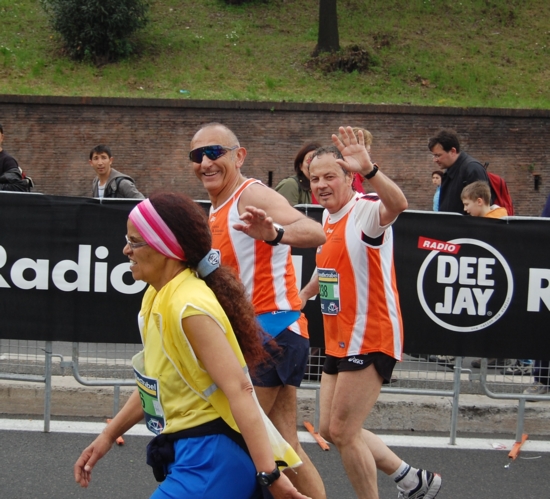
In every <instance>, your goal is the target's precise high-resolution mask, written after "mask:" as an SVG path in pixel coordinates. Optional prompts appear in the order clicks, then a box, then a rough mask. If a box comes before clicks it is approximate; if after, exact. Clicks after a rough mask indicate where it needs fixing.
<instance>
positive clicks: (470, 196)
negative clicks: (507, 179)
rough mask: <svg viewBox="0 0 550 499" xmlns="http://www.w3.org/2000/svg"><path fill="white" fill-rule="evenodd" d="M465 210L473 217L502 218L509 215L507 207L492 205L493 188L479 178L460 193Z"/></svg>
mask: <svg viewBox="0 0 550 499" xmlns="http://www.w3.org/2000/svg"><path fill="white" fill-rule="evenodd" d="M460 197H461V199H462V202H463V203H464V211H465V212H466V213H468V214H469V215H471V216H472V217H485V218H502V217H506V216H508V212H507V211H506V208H503V207H501V206H499V205H498V204H493V205H491V189H490V187H489V184H488V183H487V182H483V181H482V180H478V181H476V182H472V183H471V184H468V185H467V186H466V187H464V189H462V194H461V195H460Z"/></svg>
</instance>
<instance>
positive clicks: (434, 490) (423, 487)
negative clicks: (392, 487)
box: [397, 470, 441, 499]
mask: <svg viewBox="0 0 550 499" xmlns="http://www.w3.org/2000/svg"><path fill="white" fill-rule="evenodd" d="M416 474H417V476H418V485H417V486H416V487H415V488H414V489H411V490H403V489H402V488H401V487H400V486H399V485H398V486H397V490H398V491H399V494H398V496H397V499H433V498H434V497H435V496H436V495H437V494H438V492H439V489H441V475H438V474H437V473H432V472H431V471H427V470H418V472H417V473H416Z"/></svg>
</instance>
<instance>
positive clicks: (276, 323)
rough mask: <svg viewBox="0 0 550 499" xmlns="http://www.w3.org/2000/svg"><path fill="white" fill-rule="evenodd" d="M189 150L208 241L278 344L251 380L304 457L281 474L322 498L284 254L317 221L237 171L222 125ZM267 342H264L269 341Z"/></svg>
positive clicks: (300, 325)
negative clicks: (205, 207) (301, 436)
mask: <svg viewBox="0 0 550 499" xmlns="http://www.w3.org/2000/svg"><path fill="white" fill-rule="evenodd" d="M189 158H190V160H191V162H192V166H193V170H194V172H195V175H196V176H197V178H198V179H199V180H200V181H201V182H202V184H203V185H204V187H205V189H206V190H207V192H208V196H209V198H210V201H211V203H212V206H211V209H210V216H209V224H210V228H211V230H212V247H213V248H214V249H217V250H218V251H220V253H221V260H222V263H223V264H224V265H229V266H230V267H232V268H234V269H235V271H236V272H237V273H238V275H239V277H240V279H241V281H242V283H243V284H244V286H245V288H246V290H247V292H248V294H249V296H250V298H251V300H252V303H253V305H254V308H255V311H256V315H257V317H258V321H259V322H260V324H261V325H262V327H263V329H264V330H265V331H266V332H267V333H268V334H269V335H270V336H272V337H273V338H274V340H275V342H276V343H277V345H278V346H279V349H278V350H277V351H270V353H271V354H272V355H273V358H274V362H272V363H269V365H265V366H260V367H259V368H258V369H257V371H256V372H255V373H254V374H253V382H254V386H255V391H256V394H257V396H258V399H259V401H260V404H261V405H262V408H263V409H264V411H265V413H266V414H267V415H268V416H269V418H270V419H271V420H272V422H273V424H274V425H275V427H276V428H277V429H278V430H279V432H280V433H281V435H282V436H283V437H284V438H285V440H286V441H287V442H288V443H289V444H290V445H292V447H293V448H294V449H295V450H296V452H297V453H298V454H299V456H300V458H301V460H302V462H303V463H304V464H303V465H302V466H300V468H299V469H298V472H297V473H294V472H293V471H290V472H289V474H288V477H289V478H290V480H291V481H292V483H293V484H294V485H295V487H296V488H297V489H298V490H299V491H300V492H301V493H302V494H304V495H307V496H309V497H312V498H315V499H319V498H320V499H323V498H325V497H326V493H325V488H324V486H323V482H322V480H321V477H320V475H319V473H318V472H317V470H316V469H315V467H314V466H313V464H312V463H311V461H310V459H309V458H308V456H307V454H306V453H305V452H304V451H303V449H302V448H301V446H300V443H299V441H298V435H297V422H296V410H297V403H296V389H297V387H299V386H300V383H301V381H302V378H303V376H304V372H305V368H306V364H307V358H308V352H309V340H308V333H307V321H306V318H305V316H304V315H303V314H302V313H301V312H300V308H301V300H300V298H299V296H298V288H297V285H296V276H295V272H294V266H293V264H292V257H291V254H290V246H296V247H301V248H309V247H316V246H319V245H321V244H323V243H324V242H325V235H324V233H323V229H322V227H321V225H320V224H319V223H317V222H316V221H314V220H312V219H309V218H307V217H306V216H304V215H303V214H302V213H301V212H299V211H298V210H295V209H294V208H293V207H291V206H290V204H289V203H288V201H287V200H286V199H285V198H284V197H283V196H281V195H280V194H278V193H277V192H275V191H274V190H272V189H270V188H268V187H267V186H265V185H264V184H262V183H261V182H260V181H258V180H256V179H247V178H246V177H244V176H243V175H242V174H241V167H242V166H243V163H244V160H245V158H246V149H245V148H244V147H241V146H240V144H239V141H238V139H237V137H236V136H235V134H234V133H233V132H232V131H231V130H230V129H229V128H227V127H226V126H225V125H222V124H220V123H209V124H206V125H203V126H202V127H201V128H200V129H199V130H198V132H197V133H196V134H195V136H194V137H193V139H192V140H191V152H190V153H189ZM266 349H267V350H268V351H269V350H271V349H270V348H269V345H266Z"/></svg>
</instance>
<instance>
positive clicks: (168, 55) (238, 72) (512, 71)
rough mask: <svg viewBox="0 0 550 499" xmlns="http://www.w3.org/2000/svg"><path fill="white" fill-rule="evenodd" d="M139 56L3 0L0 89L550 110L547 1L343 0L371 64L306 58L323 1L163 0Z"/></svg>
mask: <svg viewBox="0 0 550 499" xmlns="http://www.w3.org/2000/svg"><path fill="white" fill-rule="evenodd" d="M150 17H151V23H150V25H149V27H148V28H146V30H144V31H142V32H141V33H139V35H138V36H137V38H136V39H137V42H138V43H139V46H140V47H141V50H140V53H139V55H135V56H133V57H132V58H130V59H128V60H126V61H122V62H119V63H117V64H110V65H106V66H103V67H99V68H98V67H94V66H93V65H91V64H87V63H76V62H72V61H69V60H67V59H66V58H64V57H63V55H62V50H61V45H60V42H59V40H58V38H57V37H56V36H55V33H54V32H52V30H51V29H50V28H49V26H48V21H47V18H46V16H45V14H44V12H43V11H42V8H41V7H40V4H39V2H38V0H0V19H1V20H2V30H1V32H0V93H4V94H30V95H69V96H71V95H73V96H74V95H86V96H117V97H120V96H123V97H155V98H157V97H158V98H192V99H222V100H269V101H281V100H286V101H297V102H338V103H391V104H420V105H442V106H467V107H470V106H484V107H485V106H486V107H511V108H542V109H544V108H549V107H550V90H549V88H548V82H549V81H550V57H549V54H550V52H549V46H550V2H548V0H529V1H524V0H469V1H468V0H463V1H462V2H460V1H456V0H368V1H367V0H339V1H338V17H339V32H340V43H341V46H342V47H346V46H349V45H351V44H359V45H361V46H364V47H367V48H368V49H369V50H370V51H371V53H372V55H373V56H374V58H375V60H376V61H377V65H376V66H374V67H372V68H371V69H370V70H369V71H368V72H367V73H364V74H359V73H357V72H355V73H351V74H346V73H332V74H328V75H325V74H323V73H322V72H320V71H312V70H308V69H306V67H305V64H306V62H307V61H308V59H309V57H310V54H311V52H312V51H313V49H314V47H315V44H316V41H317V23H318V0H270V1H269V2H261V1H258V2H255V3H252V4H249V5H245V6H241V7H230V6H227V5H225V3H224V2H222V1H221V0H193V1H191V0H152V7H151V16H150Z"/></svg>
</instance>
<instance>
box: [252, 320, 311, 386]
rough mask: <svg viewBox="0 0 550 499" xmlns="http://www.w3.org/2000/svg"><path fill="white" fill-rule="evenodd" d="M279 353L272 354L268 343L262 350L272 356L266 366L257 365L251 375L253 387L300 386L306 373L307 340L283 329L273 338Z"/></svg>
mask: <svg viewBox="0 0 550 499" xmlns="http://www.w3.org/2000/svg"><path fill="white" fill-rule="evenodd" d="M273 339H274V341H275V343H277V345H278V346H279V348H280V351H278V352H275V353H274V352H273V349H272V348H270V346H269V343H266V344H265V345H264V348H265V349H266V350H267V351H268V352H269V353H270V354H271V355H272V356H273V359H272V360H271V361H269V362H267V363H266V364H263V365H259V366H258V367H257V368H256V370H255V372H254V373H252V382H253V383H254V385H255V386H260V387H265V388H268V387H275V386H284V385H291V386H300V383H301V382H302V379H303V378H304V373H305V372H306V366H307V359H308V357H309V340H308V339H307V338H304V337H303V336H300V335H299V334H296V333H294V332H292V331H291V330H290V329H285V330H284V331H283V332H282V333H280V334H278V335H277V336H276V337H275V338H273Z"/></svg>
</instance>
